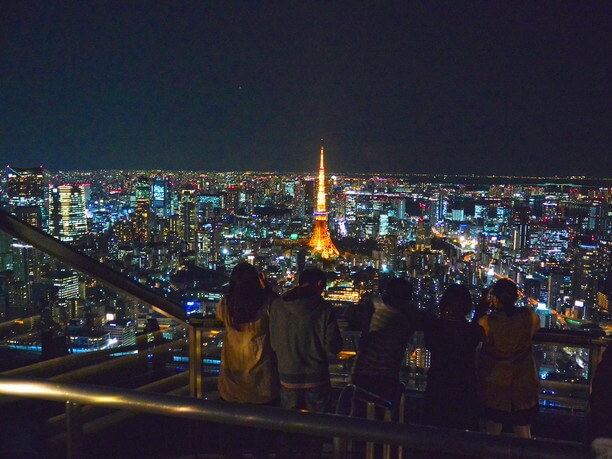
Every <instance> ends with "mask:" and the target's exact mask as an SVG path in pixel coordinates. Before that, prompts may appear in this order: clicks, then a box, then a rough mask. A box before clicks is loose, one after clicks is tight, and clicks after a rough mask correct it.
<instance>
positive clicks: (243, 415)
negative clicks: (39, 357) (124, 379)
mask: <svg viewBox="0 0 612 459" xmlns="http://www.w3.org/2000/svg"><path fill="white" fill-rule="evenodd" d="M0 394H3V395H8V396H17V397H20V398H30V399H38V400H48V401H55V402H63V403H65V405H66V430H67V456H68V457H69V458H71V459H78V458H81V457H85V456H86V455H85V454H84V451H85V448H84V442H83V433H82V425H81V423H80V417H81V416H80V414H81V407H82V406H83V405H94V406H100V407H105V408H113V409H118V410H125V411H132V412H137V413H147V414H154V415H164V416H173V417H178V418H184V419H193V420H200V421H208V422H214V423H220V424H231V425H237V426H245V427H252V428H265V429H272V430H277V431H282V432H291V433H297V434H309V435H318V436H322V437H339V438H346V439H352V440H360V441H366V442H374V443H380V444H388V445H399V446H403V447H405V448H407V449H410V450H416V451H422V452H438V453H447V454H461V455H465V456H470V455H474V456H490V457H509V458H551V459H553V458H554V459H560V458H568V459H570V458H571V459H577V458H586V457H589V453H588V450H587V449H586V447H585V446H584V445H582V444H580V443H573V442H565V441H558V440H554V441H551V440H540V439H531V440H525V439H518V438H513V437H506V436H493V435H487V434H483V433H477V432H469V431H460V430H453V429H441V428H435V427H428V426H421V425H413V424H400V423H395V422H379V421H371V420H368V419H361V418H352V417H347V416H339V415H332V414H318V413H305V412H299V411H288V410H282V409H279V408H272V407H265V406H263V407H260V406H252V405H247V404H230V403H225V402H218V401H209V400H199V399H194V398H187V397H178V396H172V395H164V394H152V393H143V392H136V391H133V390H125V389H115V388H110V387H102V386H91V385H81V384H66V383H55V382H49V381H44V380H36V379H25V378H10V377H1V376H0ZM336 457H338V459H340V456H339V455H338V454H336Z"/></svg>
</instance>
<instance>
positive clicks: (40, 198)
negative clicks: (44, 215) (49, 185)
mask: <svg viewBox="0 0 612 459" xmlns="http://www.w3.org/2000/svg"><path fill="white" fill-rule="evenodd" d="M6 174H7V190H6V191H7V194H8V197H9V202H10V204H12V205H13V206H27V205H35V206H44V203H45V178H44V173H43V168H42V166H40V167H32V168H27V169H23V168H18V167H11V166H7V168H6Z"/></svg>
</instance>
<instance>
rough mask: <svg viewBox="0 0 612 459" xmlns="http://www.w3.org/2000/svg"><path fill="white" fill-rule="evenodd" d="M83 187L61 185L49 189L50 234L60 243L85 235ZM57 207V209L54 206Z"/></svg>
mask: <svg viewBox="0 0 612 459" xmlns="http://www.w3.org/2000/svg"><path fill="white" fill-rule="evenodd" d="M85 188H86V186H85V185H61V186H59V187H57V192H56V190H55V188H54V189H51V199H50V200H49V207H50V214H51V216H52V218H51V222H52V224H51V225H50V232H51V234H53V235H54V236H55V235H56V233H57V235H59V237H60V239H61V240H62V241H69V242H70V241H76V240H78V239H79V238H81V237H82V236H84V235H85V234H87V216H86V213H85V209H86V197H85V195H86V190H85ZM58 205H59V209H58V208H56V206H58Z"/></svg>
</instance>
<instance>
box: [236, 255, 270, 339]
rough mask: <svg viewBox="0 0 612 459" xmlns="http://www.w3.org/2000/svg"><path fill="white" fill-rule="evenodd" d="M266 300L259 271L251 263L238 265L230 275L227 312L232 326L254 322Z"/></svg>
mask: <svg viewBox="0 0 612 459" xmlns="http://www.w3.org/2000/svg"><path fill="white" fill-rule="evenodd" d="M264 300H265V291H264V289H263V286H262V285H261V279H260V278H259V275H258V274H257V270H256V269H255V268H254V267H253V265H251V264H249V263H245V262H242V263H238V264H237V265H236V266H234V269H233V270H232V274H231V275H230V284H229V293H228V295H227V310H228V313H229V317H230V322H231V323H230V325H231V326H232V327H233V328H237V326H238V325H239V324H243V323H247V322H251V321H253V319H255V316H256V315H257V312H258V311H259V309H260V308H261V306H262V304H263V303H264Z"/></svg>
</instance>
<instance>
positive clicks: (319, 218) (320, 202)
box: [308, 145, 340, 259]
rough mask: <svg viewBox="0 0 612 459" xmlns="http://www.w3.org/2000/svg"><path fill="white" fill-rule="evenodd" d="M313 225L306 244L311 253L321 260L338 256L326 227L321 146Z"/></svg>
mask: <svg viewBox="0 0 612 459" xmlns="http://www.w3.org/2000/svg"><path fill="white" fill-rule="evenodd" d="M314 216H315V222H314V223H315V224H314V229H313V232H312V238H311V239H310V243H309V244H308V245H309V246H310V247H312V249H313V252H314V253H315V254H317V255H319V256H321V258H324V259H333V258H336V257H337V256H338V255H340V252H339V251H338V249H337V248H336V246H335V245H334V243H333V242H332V240H331V237H329V228H328V227H327V206H326V192H325V160H324V151H323V146H322V145H321V159H320V163H319V182H318V188H317V208H316V211H315V213H314Z"/></svg>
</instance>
